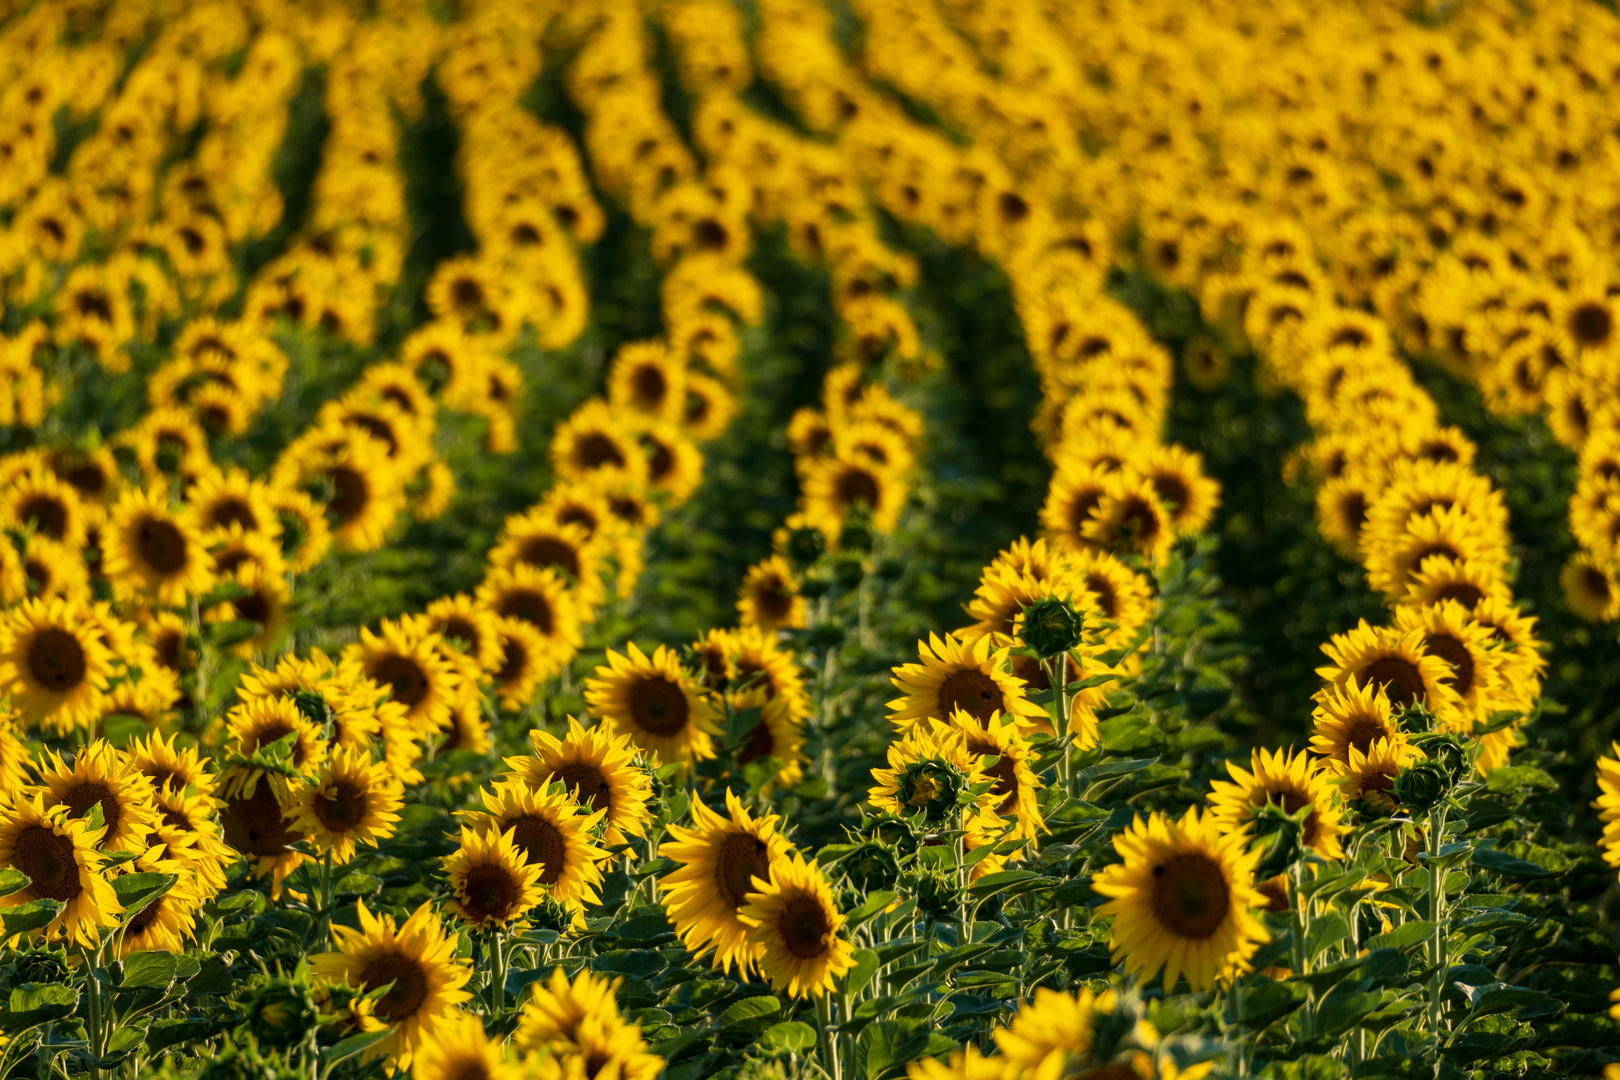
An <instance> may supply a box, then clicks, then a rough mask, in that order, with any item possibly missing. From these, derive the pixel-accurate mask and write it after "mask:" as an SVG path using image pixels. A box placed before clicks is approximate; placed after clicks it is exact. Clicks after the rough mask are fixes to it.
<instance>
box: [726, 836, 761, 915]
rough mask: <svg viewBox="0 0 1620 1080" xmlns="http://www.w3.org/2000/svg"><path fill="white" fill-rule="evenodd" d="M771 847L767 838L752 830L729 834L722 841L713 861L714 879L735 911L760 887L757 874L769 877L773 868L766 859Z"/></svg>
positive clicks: (759, 876)
mask: <svg viewBox="0 0 1620 1080" xmlns="http://www.w3.org/2000/svg"><path fill="white" fill-rule="evenodd" d="M769 850H770V849H769V848H768V847H767V846H766V845H765V841H763V840H761V839H760V838H759V837H757V836H755V835H754V834H753V833H745V832H733V833H727V834H726V837H725V839H723V840H721V841H720V851H719V852H718V854H716V856H715V861H714V862H715V867H714V882H715V885H716V886H718V887H719V889H720V895H721V896H722V897H723V898H724V899H725V901H726V903H728V904H730V905H731V907H732V910H736V909H738V908H741V907H742V906H743V904H744V903H745V902H746V900H747V898H748V894H749V893H751V892H756V891H757V890H758V886H756V885H755V884H754V879H755V878H756V877H757V878H762V879H764V880H767V881H768V880H770V876H771V867H770V863H769V862H767V861H766V854H767V853H768V852H769Z"/></svg>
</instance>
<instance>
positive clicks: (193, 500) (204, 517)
mask: <svg viewBox="0 0 1620 1080" xmlns="http://www.w3.org/2000/svg"><path fill="white" fill-rule="evenodd" d="M186 502H188V503H190V504H191V507H192V509H193V510H194V511H195V512H196V521H197V525H198V527H199V528H201V529H203V530H205V531H206V533H207V534H208V538H209V539H210V540H214V539H221V538H223V536H224V535H225V534H227V533H229V532H230V531H231V530H232V529H233V528H234V529H240V530H242V531H243V532H252V533H262V534H263V535H264V536H266V537H268V538H269V539H272V540H275V539H278V538H279V537H280V536H281V529H282V525H281V519H280V518H278V517H277V516H276V504H275V501H274V499H273V498H272V495H271V489H270V487H269V486H268V485H266V484H265V483H264V482H263V481H260V480H255V479H253V478H252V477H250V476H249V475H248V474H247V473H246V472H245V471H244V470H242V469H231V470H229V471H225V470H221V469H210V470H208V471H206V472H204V473H203V474H202V475H201V476H199V477H198V478H197V482H196V483H194V484H193V485H191V489H190V490H189V491H187V492H186Z"/></svg>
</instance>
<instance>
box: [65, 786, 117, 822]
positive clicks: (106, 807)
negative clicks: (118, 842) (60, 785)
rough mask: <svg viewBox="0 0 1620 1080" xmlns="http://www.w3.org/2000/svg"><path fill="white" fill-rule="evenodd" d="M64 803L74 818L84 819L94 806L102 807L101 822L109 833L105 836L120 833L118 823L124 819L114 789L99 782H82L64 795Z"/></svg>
mask: <svg viewBox="0 0 1620 1080" xmlns="http://www.w3.org/2000/svg"><path fill="white" fill-rule="evenodd" d="M62 802H63V804H64V805H66V806H67V808H68V809H69V810H71V811H73V816H74V817H83V816H84V815H85V814H88V813H89V812H90V808H91V807H92V806H97V805H99V806H100V807H101V820H102V821H103V822H104V823H105V824H106V826H107V831H106V833H104V834H103V836H112V835H113V834H115V833H117V832H118V823H119V821H121V820H122V819H123V811H122V809H121V807H120V806H119V803H118V796H117V795H115V794H113V790H112V788H110V787H108V786H107V785H106V784H104V783H102V782H101V781H99V780H80V781H78V782H76V783H75V784H74V785H73V786H72V787H70V788H68V789H67V791H65V792H63V793H62Z"/></svg>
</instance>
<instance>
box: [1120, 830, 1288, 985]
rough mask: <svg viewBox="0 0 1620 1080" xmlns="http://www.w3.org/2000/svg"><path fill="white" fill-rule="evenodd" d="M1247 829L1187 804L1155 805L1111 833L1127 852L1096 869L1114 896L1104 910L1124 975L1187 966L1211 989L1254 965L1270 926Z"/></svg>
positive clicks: (1167, 974) (1175, 974)
mask: <svg viewBox="0 0 1620 1080" xmlns="http://www.w3.org/2000/svg"><path fill="white" fill-rule="evenodd" d="M1248 840H1249V838H1248V836H1247V835H1246V834H1245V833H1244V832H1242V831H1237V832H1229V833H1224V834H1223V832H1222V831H1221V828H1220V825H1219V824H1218V823H1217V822H1216V820H1215V816H1214V815H1213V814H1203V815H1202V816H1201V815H1200V813H1199V809H1198V807H1196V806H1195V807H1192V808H1190V809H1189V810H1188V811H1187V813H1186V814H1185V815H1184V816H1183V817H1182V819H1181V820H1180V821H1175V820H1173V819H1172V818H1170V817H1169V816H1168V815H1166V814H1163V813H1158V812H1156V813H1154V814H1153V815H1152V817H1150V818H1149V819H1148V820H1146V821H1144V820H1142V819H1141V818H1140V817H1138V818H1137V819H1136V820H1135V821H1134V822H1132V824H1131V825H1129V826H1127V827H1126V829H1125V830H1124V831H1123V832H1121V833H1119V834H1118V835H1117V836H1115V837H1114V850H1116V851H1117V852H1119V855H1120V857H1121V859H1122V861H1121V862H1119V863H1116V864H1115V865H1113V866H1109V867H1106V868H1105V869H1104V870H1103V871H1102V872H1101V873H1099V874H1097V875H1095V876H1094V877H1093V878H1092V879H1091V887H1092V889H1093V891H1095V892H1097V893H1100V894H1101V895H1103V896H1106V897H1109V901H1108V902H1107V903H1106V904H1104V905H1103V906H1102V907H1100V908H1098V909H1097V914H1098V915H1112V916H1114V927H1113V938H1112V940H1111V942H1110V948H1111V949H1112V951H1113V953H1114V955H1115V957H1116V959H1117V958H1120V957H1121V956H1123V960H1124V964H1125V971H1126V974H1128V975H1135V976H1138V977H1139V978H1143V979H1149V978H1152V977H1153V976H1154V975H1155V974H1157V973H1158V972H1159V970H1160V969H1161V968H1162V969H1163V970H1164V982H1165V985H1166V986H1170V987H1174V986H1175V985H1176V982H1177V980H1178V979H1180V978H1181V977H1182V976H1184V975H1185V976H1186V978H1187V982H1188V984H1189V985H1190V986H1191V987H1192V989H1194V990H1195V991H1196V990H1208V989H1212V988H1213V987H1214V986H1215V985H1216V984H1217V983H1226V982H1230V981H1231V980H1232V979H1233V978H1235V977H1236V976H1237V975H1239V974H1240V973H1242V972H1245V971H1247V970H1248V969H1249V966H1250V965H1249V958H1250V957H1252V956H1253V955H1254V953H1255V950H1256V949H1258V948H1259V946H1260V944H1261V943H1262V942H1264V941H1266V940H1267V939H1268V937H1269V935H1268V934H1267V933H1266V930H1265V927H1264V926H1262V925H1261V923H1260V921H1259V919H1257V918H1256V917H1255V915H1254V913H1253V909H1255V908H1261V907H1264V906H1265V904H1266V898H1265V897H1264V896H1262V895H1261V894H1260V893H1259V892H1258V891H1256V890H1255V888H1254V867H1255V863H1256V862H1257V861H1258V860H1259V858H1260V852H1259V850H1258V849H1256V850H1254V851H1248V850H1246V849H1247V847H1248Z"/></svg>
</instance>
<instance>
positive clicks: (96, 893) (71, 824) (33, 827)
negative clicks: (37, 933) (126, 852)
mask: <svg viewBox="0 0 1620 1080" xmlns="http://www.w3.org/2000/svg"><path fill="white" fill-rule="evenodd" d="M101 834H102V830H101V829H92V828H90V823H89V822H87V821H85V820H83V819H82V818H76V817H74V816H72V809H71V808H70V807H67V806H53V807H49V808H47V807H46V806H45V801H44V796H43V795H42V794H40V793H37V792H36V793H35V794H34V796H33V797H32V798H22V799H18V800H16V801H15V802H10V801H9V800H8V802H7V803H5V804H0V866H10V867H13V868H15V869H17V870H20V871H22V873H23V874H25V875H26V876H27V877H28V884H27V885H24V886H23V887H22V888H21V889H18V890H17V891H16V892H14V893H12V894H11V895H9V896H5V897H0V907H16V906H18V905H20V904H28V903H32V902H33V901H35V900H58V901H61V903H62V904H63V907H62V910H61V911H59V912H57V914H56V917H55V918H54V919H52V920H51V922H50V925H49V926H47V927H45V929H44V933H45V935H46V936H48V937H50V938H53V939H60V940H65V941H68V942H70V943H73V944H77V945H84V946H93V945H95V944H96V942H97V940H99V938H100V936H101V930H102V928H103V927H108V928H111V927H115V926H117V925H118V915H119V913H120V912H121V911H122V910H123V908H122V906H121V905H120V904H119V903H118V896H117V894H116V893H114V892H113V888H112V885H110V884H109V883H108V881H107V877H106V873H105V869H106V862H107V857H106V856H105V855H103V854H102V853H101V852H100V851H98V850H97V845H98V843H99V842H100V840H101Z"/></svg>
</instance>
